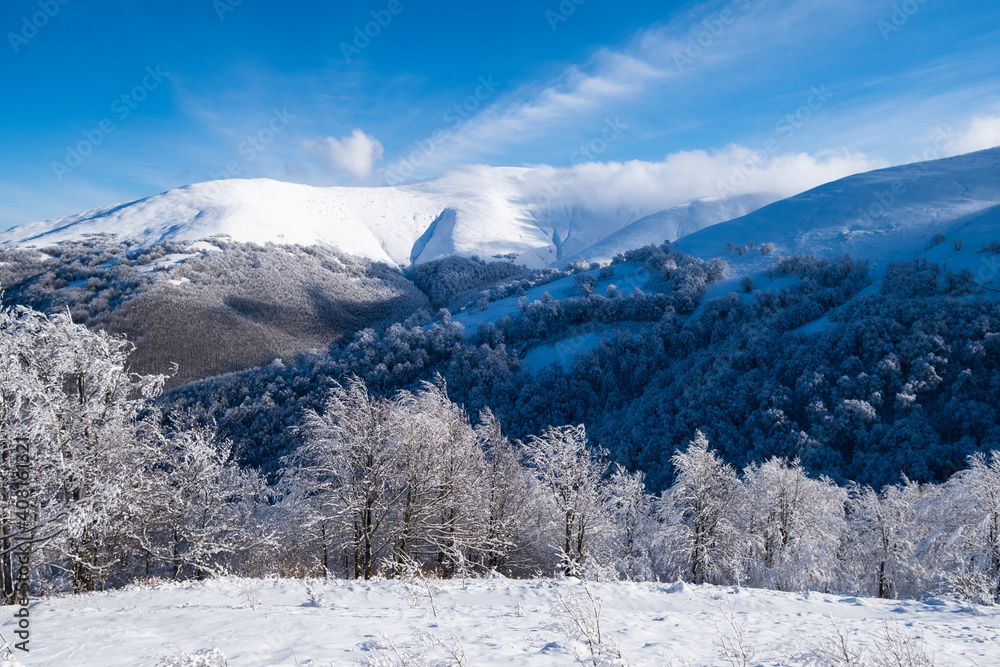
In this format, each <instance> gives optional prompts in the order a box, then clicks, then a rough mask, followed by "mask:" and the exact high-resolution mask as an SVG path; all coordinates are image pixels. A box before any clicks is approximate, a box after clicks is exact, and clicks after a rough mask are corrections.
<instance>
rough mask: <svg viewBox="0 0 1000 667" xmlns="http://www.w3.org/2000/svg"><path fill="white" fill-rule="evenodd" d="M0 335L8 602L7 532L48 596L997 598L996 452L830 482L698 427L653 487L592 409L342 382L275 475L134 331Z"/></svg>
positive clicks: (23, 329)
mask: <svg viewBox="0 0 1000 667" xmlns="http://www.w3.org/2000/svg"><path fill="white" fill-rule="evenodd" d="M0 332H2V337H0V341H2V343H0V344H2V345H3V348H4V349H3V353H2V355H0V363H2V364H3V366H2V368H0V372H2V374H3V381H2V383H0V386H2V387H3V400H2V404H0V407H2V410H3V411H2V413H0V419H2V432H3V434H4V440H3V447H4V451H3V456H2V457H0V461H2V465H3V466H4V468H5V469H4V470H3V471H2V473H3V474H4V475H5V476H6V477H7V478H11V477H12V475H14V473H15V469H14V465H15V463H17V464H18V465H21V466H22V467H23V463H24V461H23V459H22V458H19V457H18V455H17V451H18V450H17V443H18V442H22V441H24V439H27V441H28V442H30V443H31V452H30V457H29V463H30V477H31V479H32V480H33V485H32V491H31V492H30V493H29V494H26V495H25V494H22V495H19V496H18V499H19V500H21V501H25V500H26V501H27V503H28V504H29V505H30V510H29V512H28V514H29V515H30V516H31V517H32V521H31V523H30V524H29V525H22V523H20V522H15V521H14V520H13V515H10V516H7V517H6V518H5V519H4V523H3V524H2V531H3V535H2V540H3V544H4V545H5V547H4V551H3V553H2V554H0V555H2V563H3V573H2V584H3V588H4V593H5V595H6V596H7V597H8V599H9V598H10V596H11V595H12V594H13V588H12V587H13V584H14V582H15V581H16V579H17V577H16V572H14V571H13V569H12V568H13V567H14V563H15V561H16V559H15V558H13V557H12V553H11V549H10V546H9V545H11V544H12V543H14V542H18V543H23V542H24V541H29V542H31V544H32V545H33V559H32V563H33V571H34V572H35V575H36V577H37V578H36V581H37V582H38V585H39V586H40V587H41V589H42V591H44V592H50V593H53V592H59V591H75V592H83V591H94V590H101V589H104V588H107V587H117V586H121V585H125V584H128V583H130V582H135V581H139V580H143V579H146V578H149V577H160V578H169V579H192V578H197V579H201V578H204V577H208V576H212V575H217V574H221V573H234V574H241V575H248V576H255V577H260V576H265V575H279V576H314V577H316V576H326V575H335V576H339V577H345V578H360V579H371V578H373V577H386V576H388V577H406V576H412V575H413V573H414V572H420V573H423V574H427V573H434V574H435V575H436V576H440V577H458V576H462V577H470V576H480V575H487V574H490V573H501V574H505V575H511V576H527V575H533V574H541V575H553V574H564V575H572V576H578V577H579V576H585V577H587V578H589V579H596V580H611V579H628V580H634V581H643V580H670V581H673V580H677V579H680V580H684V581H689V582H692V583H696V584H701V583H713V584H738V585H746V586H756V587H763V588H774V589H777V590H806V589H811V590H819V591H825V592H841V593H847V594H853V595H871V596H879V597H891V598H895V597H900V598H902V597H915V596H921V595H928V594H934V595H948V596H953V597H959V598H963V599H968V600H971V601H977V602H992V601H996V600H997V599H998V598H1000V454H998V453H996V452H993V453H991V454H976V455H973V456H971V457H970V458H969V459H968V462H967V464H968V465H967V468H966V469H965V470H963V471H961V472H959V473H957V474H955V475H953V476H952V477H951V478H950V479H949V480H948V481H946V482H944V483H941V484H919V483H916V482H910V483H906V484H904V485H897V486H888V487H885V488H883V489H872V488H871V487H867V486H865V487H862V486H858V485H849V486H846V487H841V486H838V485H836V484H835V483H834V482H833V481H832V480H830V479H828V478H825V477H820V478H815V477H811V476H810V475H809V474H807V471H806V470H805V469H804V468H803V466H802V465H801V464H800V463H799V462H798V461H797V460H791V461H790V460H787V459H782V458H769V459H767V460H765V461H763V462H761V463H754V464H750V465H748V466H746V467H744V468H743V469H737V468H734V467H733V466H732V465H730V464H727V463H726V462H725V461H724V460H723V458H722V457H721V456H720V454H719V452H717V451H715V450H714V449H713V446H712V443H711V441H710V440H709V438H707V437H706V436H705V434H704V433H702V432H700V431H696V432H695V433H694V434H693V437H692V438H690V439H689V441H688V442H686V443H684V445H683V446H682V447H681V448H680V449H679V450H678V451H677V452H676V453H675V454H674V455H673V456H672V457H671V461H670V463H671V466H672V469H673V476H672V479H673V482H672V484H671V485H670V486H669V487H667V488H665V489H664V490H663V491H662V493H656V494H652V493H650V492H649V491H648V489H647V485H646V483H645V480H644V475H643V474H642V473H641V472H630V471H629V470H627V469H625V468H623V467H621V466H620V465H618V464H614V465H612V464H611V463H610V462H609V460H608V458H607V452H606V450H603V449H601V448H600V447H595V446H593V444H592V443H591V442H590V439H589V437H588V434H587V432H586V430H585V428H584V427H583V426H582V425H573V424H566V425H554V426H550V427H548V428H546V429H544V430H542V431H540V432H539V433H538V434H535V435H531V436H529V437H527V438H525V439H523V440H511V439H510V438H509V437H508V436H507V435H505V433H504V430H503V427H502V425H501V423H500V422H499V421H498V420H497V419H496V418H495V417H494V416H493V415H492V414H491V413H490V412H488V411H484V412H483V413H482V414H480V415H479V416H478V418H477V419H476V423H475V425H474V424H473V423H472V422H471V421H470V419H469V417H468V416H467V413H466V411H465V410H464V409H463V408H462V407H461V406H459V405H458V404H456V403H455V402H453V401H452V400H451V399H450V398H449V396H448V393H447V389H446V386H445V385H444V383H443V380H440V379H439V380H438V383H437V384H434V383H425V384H423V385H421V386H420V387H419V388H418V389H416V390H414V391H401V392H398V393H396V394H394V395H392V396H391V397H382V396H379V395H376V394H374V393H372V392H371V391H370V390H369V389H368V387H366V385H365V383H364V381H362V380H360V379H358V378H352V379H349V380H347V381H346V382H345V383H344V384H342V385H337V386H335V387H334V388H333V389H332V390H331V391H329V392H328V393H327V394H326V395H325V397H324V400H323V402H322V404H321V405H320V406H319V408H318V409H317V410H311V411H308V412H307V413H306V414H305V415H304V418H303V420H302V424H301V426H300V427H299V430H300V437H301V438H302V445H301V446H300V447H299V448H298V449H297V450H296V451H295V452H294V453H292V454H290V455H288V456H286V457H285V458H284V459H283V461H282V464H283V465H282V472H281V473H280V474H279V475H278V476H277V478H276V480H275V481H274V483H273V484H271V485H268V484H267V483H266V480H265V479H264V477H262V476H261V475H260V474H259V473H257V472H254V471H253V470H250V469H247V468H245V467H241V466H239V465H237V463H236V461H235V460H234V458H233V457H232V456H231V455H230V454H231V450H230V447H231V445H229V444H228V443H226V442H225V441H224V440H221V439H220V438H218V437H217V435H216V434H215V433H214V432H213V431H211V430H208V429H204V428H198V427H194V428H182V427H181V424H180V422H178V421H177V420H176V419H175V416H174V415H171V414H169V413H167V412H163V410H162V408H161V407H159V406H158V404H157V403H156V402H155V398H156V395H157V393H158V392H159V390H160V388H161V385H162V382H163V377H162V376H138V375H134V374H132V373H130V372H129V371H128V368H127V354H128V352H129V349H130V345H129V344H128V343H127V342H125V341H124V340H123V339H121V338H118V337H113V336H110V335H108V334H106V333H103V332H99V331H97V332H95V331H91V330H89V329H87V328H85V327H83V326H81V325H77V324H74V323H73V322H72V321H71V319H70V318H69V317H68V316H65V315H56V316H45V315H43V314H41V313H39V312H37V311H33V310H31V309H27V308H23V307H18V308H7V309H4V310H3V312H2V320H0ZM5 501H6V505H7V507H10V508H13V507H14V503H12V498H10V497H8V498H6V499H5ZM21 504H24V502H21Z"/></svg>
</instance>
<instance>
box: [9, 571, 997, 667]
mask: <svg viewBox="0 0 1000 667" xmlns="http://www.w3.org/2000/svg"><path fill="white" fill-rule="evenodd" d="M311 586H312V593H313V595H312V597H311V596H310V594H309V593H308V592H307V584H306V583H305V582H302V581H299V580H264V581H257V580H238V579H219V580H211V581H205V582H191V583H181V584H162V585H157V586H153V587H147V588H139V587H134V588H130V589H127V590H121V591H113V592H108V593H96V594H89V595H81V596H68V597H61V598H53V599H46V600H41V601H38V602H36V603H34V606H33V607H32V611H31V619H32V625H31V632H32V636H31V654H30V657H27V658H24V657H19V659H20V660H21V661H22V662H23V663H24V664H25V665H58V666H60V667H62V666H65V665H101V666H102V667H111V666H113V665H160V664H164V665H172V664H177V665H182V664H187V665H216V664H218V665H222V664H228V665H232V666H247V667H250V666H253V665H303V666H304V665H317V666H318V665H338V666H339V665H352V664H372V665H397V664H408V665H425V664H436V665H449V664H461V665H571V664H574V663H575V662H576V659H577V657H578V656H579V657H585V656H589V655H590V651H589V649H588V646H587V643H586V635H585V634H584V633H582V632H581V631H580V630H579V629H578V628H579V627H581V626H582V627H585V628H588V627H589V628H591V629H592V632H590V634H591V635H595V637H594V638H596V628H597V626H596V624H595V620H596V618H597V617H596V616H595V611H597V610H598V608H599V611H597V613H599V626H600V634H601V641H602V645H601V646H600V647H599V648H598V650H600V651H601V652H603V653H605V655H606V656H608V655H612V654H615V653H617V652H619V651H620V653H621V654H622V655H623V656H625V658H626V659H627V663H620V664H629V665H699V666H700V665H725V664H744V663H742V662H734V663H730V662H728V661H727V660H726V657H725V655H726V650H727V647H728V649H729V650H730V651H732V650H734V648H738V646H739V644H740V640H739V637H740V636H741V635H742V646H743V647H744V648H746V649H748V650H750V651H752V652H753V656H752V658H751V659H750V661H749V662H748V663H746V664H751V665H778V664H786V665H789V664H807V658H806V656H808V655H809V654H811V653H813V654H814V653H815V652H816V651H817V650H826V649H830V648H832V647H833V645H834V644H836V643H839V642H840V637H841V635H842V636H843V637H844V638H846V642H847V645H848V648H849V650H854V651H864V650H868V651H870V652H871V654H870V659H869V662H868V663H866V664H872V665H875V664H884V663H881V662H880V660H879V659H878V658H877V656H878V655H879V646H881V647H882V648H883V650H884V649H885V648H886V646H887V645H893V644H895V645H898V644H899V643H900V642H906V643H907V644H908V645H909V647H910V648H911V649H916V650H922V651H923V652H925V653H926V654H927V655H929V656H930V657H932V658H933V660H934V664H937V665H970V666H972V665H981V666H984V667H985V666H986V665H997V664H1000V609H998V608H996V607H976V606H971V605H967V604H964V603H959V602H956V601H952V600H940V599H928V600H924V601H901V602H900V601H887V600H874V599H862V598H850V597H840V596H835V595H825V594H822V593H815V592H812V593H779V592H774V591H761V590H751V589H741V588H722V587H715V586H697V587H692V586H687V585H684V584H673V585H668V584H654V583H622V582H617V583H590V584H587V585H586V587H585V586H584V585H583V584H582V583H580V582H578V581H576V580H546V579H542V580H527V581H518V580H508V579H502V578H501V579H489V580H469V581H468V582H462V581H457V580H456V581H422V580H418V581H413V582H409V583H408V582H403V581H383V582H375V583H370V584H365V583H360V582H344V581H330V582H319V583H316V582H313V583H312V584H311ZM588 591H589V593H588ZM591 596H592V597H593V600H594V601H593V602H591ZM2 613H3V614H4V616H3V618H2V620H3V625H2V626H0V632H2V633H3V634H4V636H6V637H8V639H9V638H10V635H11V630H12V628H11V620H10V618H11V610H10V608H3V610H2ZM887 636H888V637H891V638H892V639H891V640H889V641H888V642H887V640H886V637H887ZM196 655H200V656H201V657H202V661H201V662H198V661H196V660H193V659H191V658H186V657H185V656H196ZM223 660H225V661H226V662H223ZM435 660H440V662H434V661H435ZM463 660H464V661H463ZM782 661H784V662H782ZM0 662H2V661H0ZM590 664H593V663H590ZM608 664H614V663H608ZM808 664H823V663H808ZM852 664H859V663H852ZM914 664H916V663H914ZM920 664H924V663H920Z"/></svg>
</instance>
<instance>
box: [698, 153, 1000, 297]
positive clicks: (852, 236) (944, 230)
mask: <svg viewBox="0 0 1000 667" xmlns="http://www.w3.org/2000/svg"><path fill="white" fill-rule="evenodd" d="M938 235H940V236H938ZM935 237H937V238H935ZM996 240H1000V148H993V149H989V150H985V151H979V152H977V153H970V154H967V155H960V156H957V157H952V158H945V159H941V160H934V161H931V162H920V163H915V164H910V165H904V166H900V167H892V168H889V169H881V170H878V171H872V172H868V173H865V174H858V175H856V176H849V177H847V178H844V179H841V180H839V181H834V182H832V183H828V184H826V185H821V186H819V187H817V188H814V189H812V190H809V191H808V192H804V193H802V194H800V195H796V196H794V197H790V198H788V199H784V200H782V201H779V202H776V203H774V204H771V205H769V206H765V207H763V208H761V209H759V210H756V211H754V212H752V213H750V214H749V215H745V216H743V217H741V218H737V219H735V220H731V221H728V222H725V223H722V224H718V225H713V226H711V227H707V228H703V229H701V230H700V231H697V232H695V233H693V234H691V235H689V236H686V237H684V238H683V239H682V241H681V243H680V248H681V249H682V250H683V251H684V252H687V253H690V254H694V255H697V256H699V257H703V258H710V257H724V258H726V259H727V260H729V261H730V262H731V263H734V264H736V265H737V266H738V267H739V271H740V275H743V273H752V272H754V271H755V270H760V269H761V268H762V267H764V266H766V265H767V264H769V263H770V262H771V261H772V260H773V257H774V256H773V255H772V256H765V255H762V254H760V253H759V252H756V251H750V252H748V253H746V254H744V255H742V256H738V255H737V253H735V252H733V251H731V250H728V249H727V248H728V247H727V244H732V245H733V246H740V245H747V246H749V244H750V243H751V242H754V243H755V245H757V244H761V243H773V244H774V245H775V248H776V251H777V252H776V254H783V255H786V256H787V255H796V254H804V253H811V254H816V255H820V256H824V257H831V258H832V257H837V256H840V255H845V254H850V255H852V256H853V257H855V258H864V259H870V260H875V261H876V262H877V263H878V264H879V265H884V264H886V263H888V262H894V261H902V260H910V259H913V258H914V257H915V256H917V255H919V256H921V257H924V258H927V259H929V260H931V261H934V262H938V263H940V264H942V265H946V266H947V268H948V269H949V270H950V271H959V270H961V269H966V268H967V269H969V270H971V271H972V273H973V274H974V275H975V276H976V277H977V278H979V280H980V281H981V282H991V281H996V279H997V276H998V270H997V269H998V267H997V266H996V262H995V261H994V262H992V263H991V260H990V258H991V257H992V256H993V255H992V253H983V252H980V251H981V249H982V248H983V246H987V245H989V244H990V243H992V242H993V241H996Z"/></svg>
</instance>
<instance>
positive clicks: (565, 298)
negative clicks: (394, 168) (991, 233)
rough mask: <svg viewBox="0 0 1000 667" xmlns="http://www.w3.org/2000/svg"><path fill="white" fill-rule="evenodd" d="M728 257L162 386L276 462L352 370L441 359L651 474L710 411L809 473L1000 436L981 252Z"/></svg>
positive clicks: (728, 437)
mask: <svg viewBox="0 0 1000 667" xmlns="http://www.w3.org/2000/svg"><path fill="white" fill-rule="evenodd" d="M759 251H760V250H759V248H758V249H754V250H753V251H752V252H759ZM726 271H727V268H726V263H725V262H722V261H720V260H712V261H709V262H704V261H702V260H700V259H697V258H692V257H690V256H688V255H685V254H683V253H681V252H679V251H677V250H676V249H675V248H674V247H673V246H672V245H663V246H659V247H654V246H650V247H647V248H643V249H639V250H635V251H630V252H629V253H626V254H624V255H622V256H620V257H619V258H617V260H616V261H615V263H613V264H611V265H609V266H605V267H601V268H596V267H595V268H591V267H586V266H577V267H574V268H572V269H571V270H570V271H566V272H554V273H553V272H550V273H544V274H534V275H531V276H527V277H515V278H511V279H509V280H506V281H501V282H499V283H497V284H496V285H494V286H492V287H491V288H489V289H480V290H479V292H478V293H477V294H476V295H473V296H471V297H470V298H469V300H468V301H467V302H464V303H463V302H461V301H458V302H454V303H453V304H452V305H453V309H454V312H453V313H449V312H447V311H442V312H441V313H440V315H438V316H437V317H436V318H434V319H432V318H430V317H429V316H428V315H427V313H426V312H425V313H423V314H421V313H419V312H418V313H417V314H416V315H414V316H413V317H412V318H411V319H410V320H409V321H408V322H404V323H399V324H395V325H392V326H390V327H389V328H387V329H384V330H376V329H366V330H363V331H360V332H358V333H357V334H356V335H354V336H353V337H351V338H350V339H346V338H345V339H344V341H343V342H341V343H338V344H335V345H333V346H332V347H331V349H330V350H329V352H324V353H317V354H311V355H304V356H300V357H298V358H296V359H294V360H289V361H288V362H287V363H281V364H273V365H271V366H268V367H265V368H261V369H254V370H249V371H245V372H242V373H237V374H232V375H228V376H224V377H221V378H213V379H210V380H206V381H204V382H200V383H195V384H191V385H188V386H186V387H183V388H180V389H178V390H175V391H172V392H169V394H168V395H167V396H166V397H165V402H166V403H169V404H170V405H172V406H175V407H176V408H178V409H183V410H184V411H185V413H186V414H187V415H188V416H189V417H191V418H193V419H195V420H196V421H198V422H200V423H204V424H210V423H214V424H217V426H218V427H219V428H220V429H221V431H222V432H223V433H224V434H225V435H226V437H228V438H230V439H232V440H233V442H234V444H235V446H236V449H237V452H238V455H239V456H240V457H241V460H242V461H243V462H245V463H247V464H249V465H251V466H253V467H255V468H259V469H261V470H262V471H264V472H265V473H267V474H268V475H269V476H273V475H275V474H277V473H278V472H279V471H280V469H281V463H280V459H281V457H282V456H285V455H288V454H290V453H291V452H293V451H294V450H295V449H296V448H297V447H298V444H299V443H300V441H301V436H300V433H301V431H298V430H296V429H293V428H290V426H293V425H300V424H301V420H302V415H304V414H306V412H307V411H308V410H318V409H319V408H320V405H321V402H322V397H323V396H324V394H325V393H326V392H327V391H328V390H329V389H330V388H331V387H332V385H333V383H334V382H341V383H342V382H344V381H345V380H346V379H347V378H349V377H351V376H353V375H357V376H359V377H363V378H365V380H366V382H367V384H368V387H369V389H370V390H371V391H373V392H374V393H376V394H378V395H380V396H386V397H389V396H392V395H393V394H394V393H395V392H396V391H399V390H414V389H416V388H418V387H419V386H420V383H421V382H426V381H433V378H434V376H435V375H436V374H439V375H441V376H442V377H443V378H444V379H445V380H446V382H447V385H448V391H449V395H450V396H451V397H452V398H453V399H454V400H455V401H456V402H458V403H460V404H461V405H463V406H464V407H465V408H466V410H467V411H468V413H469V415H470V417H471V418H472V419H473V420H475V419H476V416H477V415H478V413H479V412H481V411H483V410H485V409H489V410H490V411H491V412H493V414H494V415H495V416H496V417H497V419H499V421H500V422H501V423H502V424H503V426H504V428H505V429H506V431H507V432H508V433H509V434H510V435H511V436H512V437H515V438H518V439H522V440H523V439H526V438H528V437H529V436H530V435H532V434H538V433H540V432H541V431H542V430H544V429H545V428H546V427H548V426H553V425H563V424H578V423H583V424H586V425H587V428H588V433H589V436H590V438H591V440H592V441H593V442H594V443H595V444H596V445H597V446H600V447H603V448H605V449H607V450H608V451H609V456H610V458H611V459H612V460H613V461H614V462H616V463H620V464H622V465H623V466H625V467H626V468H628V469H629V470H642V471H643V472H645V474H646V476H647V480H646V481H647V485H648V487H649V488H650V489H651V490H652V491H660V490H662V489H664V488H666V487H667V486H669V484H670V483H671V481H672V480H673V475H674V468H673V466H672V464H671V457H672V456H673V454H674V452H675V451H676V450H677V449H678V448H679V447H681V445H682V444H683V443H684V442H685V441H687V440H688V439H690V438H691V437H692V435H693V434H694V432H695V431H696V430H698V429H701V430H702V431H703V432H704V433H705V434H706V435H707V436H708V437H709V438H710V440H711V441H712V442H713V444H714V446H715V447H716V448H717V449H718V450H719V452H720V453H721V454H722V456H723V458H724V459H725V460H726V461H727V462H728V463H730V464H732V465H734V466H736V467H737V468H740V469H742V468H744V467H746V466H747V465H750V464H754V463H756V464H761V463H764V462H765V461H767V460H768V459H770V458H772V457H781V458H787V459H796V458H797V459H799V460H800V461H801V464H802V466H803V468H804V469H806V470H807V471H808V472H809V473H810V474H811V475H813V476H818V475H827V476H829V477H830V478H832V479H833V480H834V481H836V482H837V483H838V484H841V485H844V484H847V483H848V482H850V481H857V482H859V483H862V484H869V485H871V486H873V487H875V488H880V487H882V486H884V485H886V484H895V483H901V482H902V480H903V476H905V477H906V478H908V479H910V480H913V481H918V482H922V483H926V482H942V481H945V480H946V479H948V478H949V477H950V476H951V475H952V474H953V473H955V472H957V471H959V470H962V469H964V468H965V467H966V460H967V458H968V456H970V455H973V454H976V453H984V454H985V453H988V452H989V451H991V450H993V449H997V448H1000V421H998V414H997V410H996V401H995V396H996V391H997V389H996V387H997V383H998V382H1000V376H998V374H997V373H998V366H997V355H996V350H997V348H996V346H997V344H998V341H1000V338H998V337H997V333H998V332H1000V307H998V304H997V302H996V301H995V300H993V299H992V298H990V297H989V295H988V294H987V293H986V292H984V291H983V290H982V288H981V287H980V286H979V285H978V284H977V283H976V282H975V281H974V280H973V278H972V276H971V275H970V274H969V273H968V272H959V273H951V272H948V271H946V270H945V269H943V268H942V267H940V266H939V265H937V264H933V263H929V262H926V261H924V260H914V261H911V262H901V263H894V264H891V265H889V266H888V267H887V268H886V269H885V270H884V271H883V272H882V273H881V274H879V273H875V272H873V270H872V268H871V266H870V264H868V263H866V262H861V261H856V260H852V259H851V258H849V257H842V258H839V259H834V260H829V259H822V258H816V257H811V256H797V257H789V258H784V259H778V260H777V261H776V262H775V263H774V265H773V268H772V269H770V270H769V271H768V272H767V273H766V274H764V275H761V276H758V277H757V278H756V279H755V280H753V279H751V280H749V281H747V280H743V279H741V278H739V276H738V275H737V276H729V277H728V280H725V281H723V280H722V279H723V278H724V277H726V276H727V272H726ZM734 278H736V280H734ZM587 341H591V342H590V343H587ZM562 346H565V347H566V349H567V350H568V352H566V353H562V352H561V351H560V350H561V348H562ZM536 355H537V358H540V359H541V360H542V362H541V363H536V364H534V365H532V364H531V363H529V361H530V360H532V359H533V358H535V357H536Z"/></svg>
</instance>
